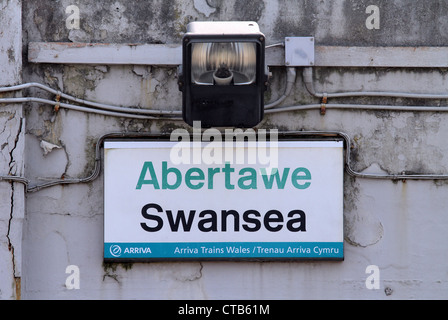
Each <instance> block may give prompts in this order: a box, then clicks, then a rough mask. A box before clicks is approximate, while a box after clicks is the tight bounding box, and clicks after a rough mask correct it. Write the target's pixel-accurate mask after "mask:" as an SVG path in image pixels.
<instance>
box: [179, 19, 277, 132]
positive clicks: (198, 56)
mask: <svg viewBox="0 0 448 320" xmlns="http://www.w3.org/2000/svg"><path fill="white" fill-rule="evenodd" d="M264 48H265V37H264V35H263V34H262V33H261V32H260V30H259V27H258V25H257V23H256V22H242V21H226V22H191V23H190V24H188V26H187V33H186V34H185V35H184V37H183V44H182V54H183V56H182V66H181V67H180V71H179V90H181V91H182V114H183V119H184V121H185V122H187V123H188V124H190V125H193V121H200V122H201V125H202V126H203V127H253V126H255V125H257V124H258V123H259V122H260V121H261V120H262V119H263V108H264V98H263V97H264V91H266V89H267V81H268V72H267V67H266V65H265V56H264Z"/></svg>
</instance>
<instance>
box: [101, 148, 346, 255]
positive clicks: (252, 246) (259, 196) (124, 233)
mask: <svg viewBox="0 0 448 320" xmlns="http://www.w3.org/2000/svg"><path fill="white" fill-rule="evenodd" d="M104 150H105V151H104V152H105V154H104V210H105V212H104V259H105V260H111V261H112V260H116V261H126V260H130V261H135V260H141V261H152V260H194V259H196V260H206V259H210V260H289V259H336V260H342V259H343V258H344V253H343V142H342V141H275V143H274V142H266V141H264V142H262V141H256V142H252V143H251V142H247V141H245V142H243V143H241V142H236V141H232V142H230V143H229V142H225V143H224V142H222V143H221V142H219V141H213V142H208V143H207V142H202V141H200V142H197V141H196V142H190V141H188V142H171V141H160V140H159V141H141V140H133V141H117V140H107V141H105V144H104ZM268 160H270V161H268Z"/></svg>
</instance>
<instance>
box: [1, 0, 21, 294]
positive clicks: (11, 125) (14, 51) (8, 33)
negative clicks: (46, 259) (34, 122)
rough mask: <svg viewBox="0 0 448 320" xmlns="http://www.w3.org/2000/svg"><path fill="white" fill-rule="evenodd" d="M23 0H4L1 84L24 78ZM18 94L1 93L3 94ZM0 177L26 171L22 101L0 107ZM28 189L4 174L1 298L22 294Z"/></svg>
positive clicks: (4, 96) (19, 81)
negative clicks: (23, 245)
mask: <svg viewBox="0 0 448 320" xmlns="http://www.w3.org/2000/svg"><path fill="white" fill-rule="evenodd" d="M21 24H22V23H21V3H20V1H16V0H11V1H2V2H0V25H1V26H2V27H1V30H0V86H11V85H16V84H19V83H21V81H22V28H21ZM13 96H14V94H10V93H4V94H1V93H0V98H7V97H13ZM0 108H1V109H0V177H3V178H7V177H8V176H22V175H23V174H24V164H25V158H24V146H25V144H24V142H25V119H24V116H23V108H22V105H20V104H10V105H2V106H1V107H0ZM24 215H25V192H24V185H23V184H21V183H17V182H13V181H8V180H6V179H5V180H3V179H1V178H0V299H14V298H20V284H21V272H22V226H23V218H24Z"/></svg>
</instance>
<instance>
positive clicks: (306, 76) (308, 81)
mask: <svg viewBox="0 0 448 320" xmlns="http://www.w3.org/2000/svg"><path fill="white" fill-rule="evenodd" d="M302 75H303V82H304V84H305V88H306V89H307V90H308V92H309V93H310V94H311V95H313V96H315V97H317V98H324V97H327V98H343V97H391V98H410V99H439V100H442V99H448V94H429V93H427V94H425V93H408V92H374V91H372V92H369V91H352V92H350V91H348V92H335V93H322V92H316V91H315V89H314V82H313V68H311V67H306V68H303V73H302Z"/></svg>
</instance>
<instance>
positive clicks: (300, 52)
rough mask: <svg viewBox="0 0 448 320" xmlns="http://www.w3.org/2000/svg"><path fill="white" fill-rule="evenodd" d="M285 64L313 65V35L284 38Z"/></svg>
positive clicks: (289, 65)
mask: <svg viewBox="0 0 448 320" xmlns="http://www.w3.org/2000/svg"><path fill="white" fill-rule="evenodd" d="M285 65H286V66H287V67H307V66H313V65H314V38H313V37H286V38H285Z"/></svg>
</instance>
